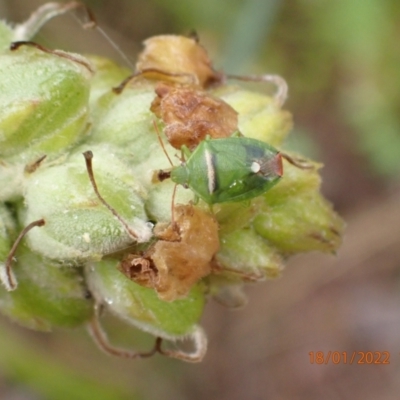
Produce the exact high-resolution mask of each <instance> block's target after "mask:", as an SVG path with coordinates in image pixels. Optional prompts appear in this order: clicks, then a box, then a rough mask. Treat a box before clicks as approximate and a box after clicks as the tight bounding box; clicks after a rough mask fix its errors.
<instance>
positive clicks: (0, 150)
mask: <svg viewBox="0 0 400 400" xmlns="http://www.w3.org/2000/svg"><path fill="white" fill-rule="evenodd" d="M67 54H68V53H65V55H66V57H61V56H58V55H55V54H48V53H46V52H43V51H41V50H38V49H36V48H31V47H29V46H21V47H20V48H18V49H17V50H15V51H8V52H6V53H3V54H1V55H0V92H1V96H0V143H1V147H0V157H1V158H5V159H7V158H8V159H9V158H10V157H13V156H14V157H13V161H14V162H21V163H24V164H27V163H30V162H33V161H35V160H36V159H37V158H38V157H40V156H43V155H44V154H46V155H47V156H48V157H51V155H53V154H58V153H60V152H65V150H66V149H67V148H69V147H71V145H73V144H74V143H76V141H77V140H78V139H80V138H81V137H82V135H83V134H84V133H85V128H86V123H87V116H88V98H89V88H90V86H89V80H90V77H91V72H90V71H89V70H88V68H87V67H86V66H84V65H82V64H81V63H79V62H77V61H73V60H71V59H68V58H67V57H68V55H67ZM74 57H75V59H79V60H82V62H83V63H86V64H88V61H87V60H86V59H84V58H83V57H82V56H78V55H74Z"/></svg>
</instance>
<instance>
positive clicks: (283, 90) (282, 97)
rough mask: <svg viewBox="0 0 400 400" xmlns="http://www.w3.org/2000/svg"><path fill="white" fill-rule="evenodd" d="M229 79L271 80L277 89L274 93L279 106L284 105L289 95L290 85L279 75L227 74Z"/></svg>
mask: <svg viewBox="0 0 400 400" xmlns="http://www.w3.org/2000/svg"><path fill="white" fill-rule="evenodd" d="M226 77H227V78H228V79H237V80H241V81H248V82H271V83H273V84H274V85H275V86H276V88H277V91H276V93H275V94H274V98H275V100H276V102H277V104H278V106H279V107H282V106H283V104H284V103H285V101H286V99H287V96H288V85H287V83H286V81H285V80H284V79H283V78H282V77H281V76H279V75H244V76H241V75H226Z"/></svg>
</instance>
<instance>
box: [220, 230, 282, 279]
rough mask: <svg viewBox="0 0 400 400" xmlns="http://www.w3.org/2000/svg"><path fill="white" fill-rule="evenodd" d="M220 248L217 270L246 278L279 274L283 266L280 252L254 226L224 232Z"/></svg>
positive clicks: (268, 276) (270, 276) (269, 276)
mask: <svg viewBox="0 0 400 400" xmlns="http://www.w3.org/2000/svg"><path fill="white" fill-rule="evenodd" d="M220 240H221V248H220V250H219V251H218V253H217V254H216V256H215V261H216V268H217V271H219V272H221V273H222V274H224V275H227V276H232V277H237V278H241V279H243V280H244V281H258V280H263V279H265V278H276V277H277V276H279V275H280V273H281V271H282V270H283V267H284V264H283V259H282V257H281V256H280V255H279V252H278V251H277V250H276V249H275V248H273V247H271V246H270V245H268V243H267V242H266V241H265V240H264V239H262V238H261V237H260V236H259V235H257V233H255V232H254V230H253V229H251V228H248V229H241V230H237V231H235V232H233V233H230V234H225V235H221V237H220Z"/></svg>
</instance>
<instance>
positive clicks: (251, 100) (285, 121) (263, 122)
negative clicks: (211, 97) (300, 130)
mask: <svg viewBox="0 0 400 400" xmlns="http://www.w3.org/2000/svg"><path fill="white" fill-rule="evenodd" d="M214 94H215V95H218V96H220V97H221V99H223V100H224V101H226V102H227V103H228V104H229V105H230V106H232V107H233V108H234V109H235V110H236V111H237V112H238V114H239V130H240V131H241V132H242V133H243V135H244V136H247V137H250V138H253V139H258V140H261V141H263V142H266V143H269V144H271V145H272V146H274V147H276V146H277V147H279V146H280V145H281V144H282V142H283V140H284V139H285V138H286V136H287V135H288V133H289V132H290V130H291V129H292V126H293V122H292V115H291V114H290V113H289V112H288V111H286V110H282V109H281V108H280V107H279V105H278V104H277V103H276V101H275V100H274V99H273V98H272V97H269V96H265V95H263V94H261V93H257V92H250V91H246V90H243V89H240V88H238V87H237V86H224V87H223V88H221V89H217V90H216V91H215V92H214Z"/></svg>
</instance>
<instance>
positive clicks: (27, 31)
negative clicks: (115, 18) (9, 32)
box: [13, 1, 96, 41]
mask: <svg viewBox="0 0 400 400" xmlns="http://www.w3.org/2000/svg"><path fill="white" fill-rule="evenodd" d="M77 9H81V10H83V11H84V13H85V21H84V22H82V26H83V27H84V28H85V29H87V28H94V27H96V20H95V18H94V15H93V14H92V12H91V11H90V9H89V8H88V7H86V5H85V4H83V3H80V2H78V1H70V2H68V3H64V4H63V3H55V2H52V3H46V4H44V5H42V6H41V7H39V8H38V9H37V10H36V11H34V12H33V13H32V14H31V16H30V17H29V18H28V19H27V20H26V21H25V22H23V23H22V24H18V25H16V26H15V28H14V30H13V32H14V37H13V40H14V41H25V40H29V39H31V38H32V37H33V36H35V34H36V33H37V32H38V31H39V29H40V28H41V27H42V26H43V25H45V24H46V23H47V22H48V21H50V20H51V19H52V18H54V17H57V16H59V15H62V14H65V13H67V12H69V11H71V10H77Z"/></svg>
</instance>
